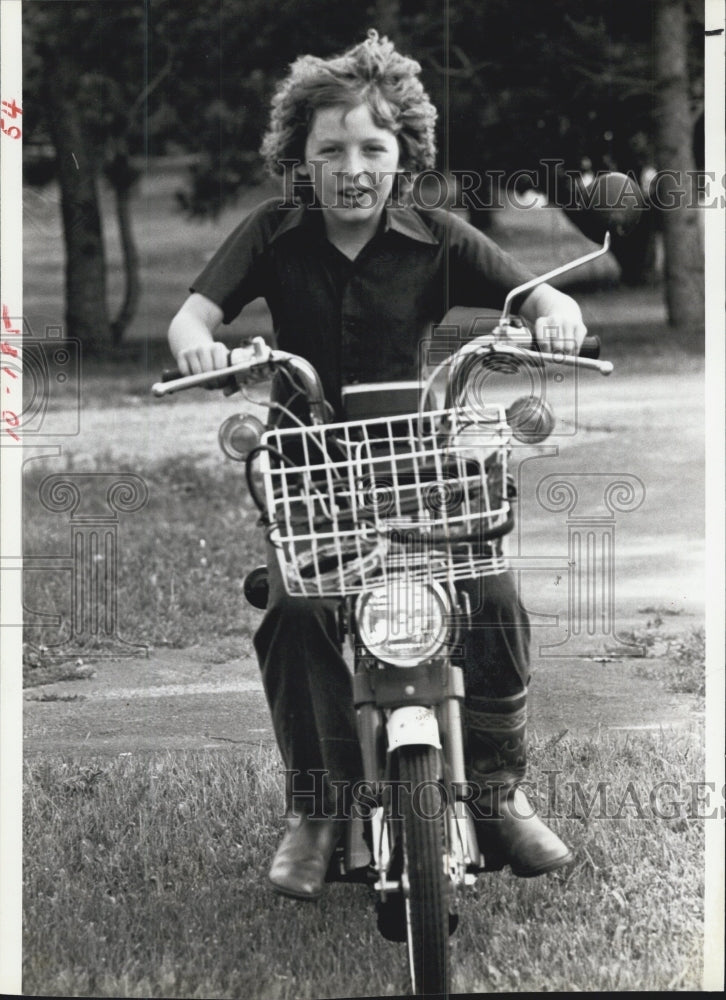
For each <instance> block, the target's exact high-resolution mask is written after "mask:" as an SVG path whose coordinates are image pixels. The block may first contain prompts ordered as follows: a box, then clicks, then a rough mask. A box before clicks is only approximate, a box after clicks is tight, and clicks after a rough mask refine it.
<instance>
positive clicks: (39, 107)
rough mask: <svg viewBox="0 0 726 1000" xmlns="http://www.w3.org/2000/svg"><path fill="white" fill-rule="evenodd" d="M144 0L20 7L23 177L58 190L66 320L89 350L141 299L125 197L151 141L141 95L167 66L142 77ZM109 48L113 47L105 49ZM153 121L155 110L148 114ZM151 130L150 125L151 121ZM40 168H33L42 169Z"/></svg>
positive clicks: (114, 335)
mask: <svg viewBox="0 0 726 1000" xmlns="http://www.w3.org/2000/svg"><path fill="white" fill-rule="evenodd" d="M145 42H147V43H148V35H147V18H146V15H145V4H144V3H143V0H138V2H131V3H124V4H123V5H117V4H112V3H109V2H108V0H100V2H96V3H93V4H89V3H85V2H80V3H79V2H78V0H65V2H64V3H37V4H26V5H25V6H24V8H23V43H24V61H25V93H26V97H29V100H27V101H26V118H25V125H26V128H25V136H26V149H28V150H29V151H30V154H31V156H30V157H29V158H28V170H27V171H26V177H28V179H29V180H30V182H32V180H33V178H34V177H38V179H39V180H40V181H42V182H47V180H49V179H50V177H51V176H56V177H57V179H58V181H59V184H60V189H61V206H62V216H63V229H64V240H65V247H66V273H65V278H66V281H65V284H66V325H67V332H68V336H72V337H77V338H78V339H80V340H81V342H82V344H83V346H84V349H85V351H86V352H87V353H90V354H94V353H100V352H101V351H104V350H107V348H108V344H109V340H110V341H111V342H112V343H119V342H120V340H121V338H122V336H123V332H124V330H125V328H126V327H127V325H128V323H129V322H130V321H131V319H132V318H133V315H134V312H135V309H136V306H137V303H138V299H139V292H140V286H139V275H138V252H137V249H136V243H135V240H134V235H133V229H132V222H131V197H132V194H133V190H134V187H135V185H136V182H137V180H138V177H139V170H138V169H137V168H136V167H135V166H134V164H133V156H134V154H135V153H138V152H140V151H141V150H142V149H143V148H144V146H145V145H146V144H148V141H149V133H150V129H149V120H150V119H149V118H148V117H145V115H144V112H145V111H146V110H147V107H148V104H147V102H148V98H149V96H150V94H151V93H152V92H153V90H154V89H155V88H156V87H157V86H158V84H159V83H160V82H161V80H162V79H163V77H164V76H165V75H166V73H167V72H168V61H167V64H166V65H165V66H162V68H161V69H160V70H159V71H158V72H157V74H156V76H154V77H152V78H151V80H150V82H148V83H146V84H145V85H144V83H143V81H144V79H145V76H146V71H147V70H148V64H149V63H148V61H147V63H146V64H145V62H144V52H145V48H146V50H147V52H148V45H147V46H145ZM110 53H113V56H112V57H110ZM151 122H152V126H153V117H152V119H151ZM152 130H153V129H152ZM46 140H50V142H51V143H52V146H53V149H54V153H55V155H54V158H53V163H52V169H50V170H49V169H48V166H49V165H48V163H47V160H46V161H43V160H41V162H40V164H38V163H37V162H33V160H32V150H33V149H34V148H37V146H38V145H40V146H41V147H43V146H44V145H45V144H46ZM39 168H40V169H39ZM102 176H105V178H106V180H107V181H108V183H109V184H110V186H111V189H112V191H113V195H114V202H115V208H116V217H117V221H118V225H119V231H120V236H121V245H122V251H123V258H124V276H125V290H124V295H123V300H122V303H121V306H120V308H119V310H118V312H117V314H116V316H115V317H114V318H113V320H112V319H111V318H110V316H109V311H108V304H107V295H106V261H105V254H104V245H103V220H102V213H101V208H100V204H99V196H98V187H99V181H100V179H101V177H102Z"/></svg>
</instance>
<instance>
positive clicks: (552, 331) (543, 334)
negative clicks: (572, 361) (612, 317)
mask: <svg viewBox="0 0 726 1000" xmlns="http://www.w3.org/2000/svg"><path fill="white" fill-rule="evenodd" d="M521 311H522V314H523V316H524V317H525V319H527V320H529V322H530V323H533V324H534V336H535V340H536V341H537V343H538V344H539V346H540V347H541V349H542V350H543V351H550V352H553V353H554V352H556V351H561V352H562V353H563V354H577V353H578V352H579V350H580V345H581V344H582V341H583V340H584V339H585V335H586V333H587V327H586V326H585V324H584V323H583V321H582V313H581V312H580V307H579V306H578V304H577V302H575V300H574V299H573V298H570V296H569V295H565V294H564V293H563V292H560V291H558V290H557V289H556V288H552V287H551V285H540V286H539V287H538V288H535V289H534V291H533V292H532V293H531V295H529V297H528V298H527V300H526V301H525V303H524V305H523V307H522V310H521Z"/></svg>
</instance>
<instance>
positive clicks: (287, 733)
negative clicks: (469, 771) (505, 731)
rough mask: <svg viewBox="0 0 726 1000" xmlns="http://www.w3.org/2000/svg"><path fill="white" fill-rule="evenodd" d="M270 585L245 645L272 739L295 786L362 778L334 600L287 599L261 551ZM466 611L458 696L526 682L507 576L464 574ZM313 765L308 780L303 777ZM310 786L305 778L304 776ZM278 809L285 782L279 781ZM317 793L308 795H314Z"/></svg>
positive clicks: (519, 621) (521, 615) (522, 633)
mask: <svg viewBox="0 0 726 1000" xmlns="http://www.w3.org/2000/svg"><path fill="white" fill-rule="evenodd" d="M268 570H269V582H270V594H269V602H268V606H267V611H266V613H265V617H264V619H263V621H262V624H261V625H260V628H259V629H258V631H257V633H256V635H255V640H254V642H255V649H256V650H257V656H258V659H259V663H260V669H261V671H262V681H263V684H264V688H265V693H266V695H267V701H268V704H269V706H270V712H271V715H272V724H273V727H274V730H275V736H276V738H277V744H278V746H279V748H280V752H281V754H282V759H283V761H284V764H285V768H286V769H287V771H288V775H290V774H291V773H294V772H300V773H299V774H298V775H297V776H296V777H295V790H296V791H298V790H300V791H305V790H307V788H311V789H312V788H313V787H319V784H320V778H319V776H320V774H321V773H325V774H326V775H327V777H328V780H337V781H344V782H351V783H353V782H355V781H357V780H359V779H360V778H361V777H362V763H361V756H360V749H359V744H358V737H357V731H356V720H355V709H354V707H353V696H352V685H351V677H350V671H349V668H348V666H347V664H346V662H345V660H344V659H343V655H342V651H341V646H340V643H339V639H338V623H337V617H338V608H339V602H338V601H337V600H335V599H333V600H319V599H315V600H312V599H309V598H306V597H290V596H289V595H288V594H287V593H286V592H285V589H284V587H283V583H282V579H281V577H280V572H279V567H278V565H277V560H276V558H275V557H274V555H273V554H272V553H271V552H268ZM459 586H460V589H462V590H466V591H467V593H468V594H469V599H470V602H471V608H472V617H471V622H470V627H469V628H468V629H467V630H466V632H465V633H464V634H463V636H462V639H463V651H462V652H463V656H462V660H461V666H462V668H463V669H464V677H465V684H466V692H467V695H475V696H479V697H486V698H505V697H509V696H511V695H514V694H518V693H520V692H522V691H523V690H524V688H526V686H527V683H528V681H529V620H528V618H527V613H526V611H525V610H524V608H522V606H521V605H520V603H519V598H518V596H517V591H516V588H515V585H514V579H513V576H512V574H511V573H501V574H498V575H496V576H486V577H483V578H482V579H479V580H465V581H462V583H461V584H460V585H459ZM311 772H318V780H317V782H316V781H315V778H314V777H312V778H311V777H310V773H311ZM308 781H309V782H310V784H309V785H308V784H306V782H308ZM287 797H288V802H287V805H288V807H289V806H290V787H289V786H288V796H287ZM316 798H317V796H316Z"/></svg>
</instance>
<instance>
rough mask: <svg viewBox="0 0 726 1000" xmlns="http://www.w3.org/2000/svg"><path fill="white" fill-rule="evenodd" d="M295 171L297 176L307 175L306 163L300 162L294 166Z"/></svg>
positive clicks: (308, 173)
mask: <svg viewBox="0 0 726 1000" xmlns="http://www.w3.org/2000/svg"><path fill="white" fill-rule="evenodd" d="M295 173H296V174H297V176H298V177H309V176H310V171H309V169H308V166H307V164H306V163H301V164H299V165H298V166H296V167H295Z"/></svg>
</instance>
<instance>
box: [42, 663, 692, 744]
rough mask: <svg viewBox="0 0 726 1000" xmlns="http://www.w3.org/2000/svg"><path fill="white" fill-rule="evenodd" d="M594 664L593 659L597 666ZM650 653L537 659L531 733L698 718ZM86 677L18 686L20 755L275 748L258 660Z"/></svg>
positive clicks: (117, 670)
mask: <svg viewBox="0 0 726 1000" xmlns="http://www.w3.org/2000/svg"><path fill="white" fill-rule="evenodd" d="M599 661H600V662H599ZM638 662H646V663H647V664H648V666H649V667H650V668H653V667H655V666H656V665H657V662H658V661H657V660H656V659H655V658H652V659H651V658H649V659H648V660H647V661H638V660H634V659H631V658H623V659H620V660H618V659H609V658H608V657H606V656H601V657H593V658H587V657H584V656H583V657H569V658H564V657H562V658H559V659H558V658H556V657H552V658H545V659H540V660H538V661H536V663H535V665H534V669H533V679H532V685H531V697H530V723H531V726H530V732H531V734H532V737H534V738H536V739H539V738H547V737H548V736H551V735H553V734H558V733H560V732H562V731H563V730H568V731H569V732H570V733H573V734H576V735H586V734H591V735H596V734H597V732H598V731H599V730H601V729H602V730H642V729H654V730H658V729H660V728H663V729H673V728H678V729H682V728H688V727H690V726H693V725H695V724H696V723H697V722H698V721H699V719H700V718H701V714H702V706H699V705H698V703H697V702H696V699H694V698H693V697H691V696H690V695H677V694H670V693H668V692H667V691H665V690H664V688H663V686H662V684H661V683H660V682H659V681H658V680H654V679H648V678H644V677H641V676H638V673H639V672H638V668H637V664H638ZM93 668H94V670H95V674H94V676H93V677H90V678H87V679H83V680H74V681H62V682H58V683H54V684H45V685H41V686H39V687H31V688H27V689H26V691H25V703H24V746H25V752H26V753H27V754H31V755H32V754H39V753H63V754H96V753H108V754H119V753H125V752H134V751H150V750H201V749H211V748H215V747H220V746H229V745H234V744H242V745H250V746H259V745H274V735H273V732H272V727H271V724H270V719H269V715H268V711H267V705H266V702H265V697H264V693H263V690H262V685H261V683H260V677H259V672H258V668H257V664H256V662H255V661H254V659H253V658H252V657H250V656H245V657H242V658H240V659H236V660H230V661H228V662H225V663H213V662H210V660H209V658H208V656H207V654H206V653H205V650H204V649H202V648H197V649H184V650H175V649H157V650H154V651H152V652H151V654H150V656H149V658H148V659H142V658H125V659H117V660H98V661H97V662H96V663H95V664H93Z"/></svg>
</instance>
